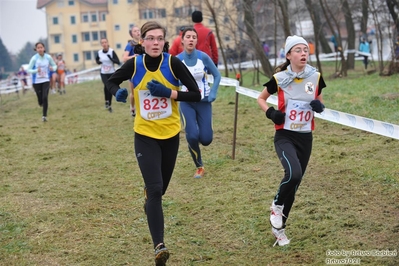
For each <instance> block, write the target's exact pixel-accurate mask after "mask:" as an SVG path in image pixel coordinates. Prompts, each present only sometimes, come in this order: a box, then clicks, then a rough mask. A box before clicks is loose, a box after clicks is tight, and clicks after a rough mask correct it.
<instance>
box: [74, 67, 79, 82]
mask: <svg viewBox="0 0 399 266" xmlns="http://www.w3.org/2000/svg"><path fill="white" fill-rule="evenodd" d="M73 73H74V74H75V75H74V76H73V83H78V72H77V71H76V68H74V69H73Z"/></svg>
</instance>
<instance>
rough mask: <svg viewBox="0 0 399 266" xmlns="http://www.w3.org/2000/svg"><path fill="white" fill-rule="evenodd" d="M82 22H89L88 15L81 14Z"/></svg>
mask: <svg viewBox="0 0 399 266" xmlns="http://www.w3.org/2000/svg"><path fill="white" fill-rule="evenodd" d="M82 22H86V23H87V22H89V15H88V14H82Z"/></svg>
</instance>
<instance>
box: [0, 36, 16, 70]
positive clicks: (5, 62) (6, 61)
mask: <svg viewBox="0 0 399 266" xmlns="http://www.w3.org/2000/svg"><path fill="white" fill-rule="evenodd" d="M0 69H4V71H13V70H14V69H13V64H12V60H11V56H10V53H9V52H8V50H7V48H6V47H5V46H4V44H3V41H2V40H1V38H0Z"/></svg>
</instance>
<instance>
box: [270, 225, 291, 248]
mask: <svg viewBox="0 0 399 266" xmlns="http://www.w3.org/2000/svg"><path fill="white" fill-rule="evenodd" d="M272 233H273V235H274V237H275V238H276V242H274V245H273V247H274V246H275V245H277V244H278V245H279V246H280V247H281V246H285V245H288V244H289V243H290V240H289V239H288V237H287V236H286V235H285V229H280V230H278V229H276V228H274V227H272Z"/></svg>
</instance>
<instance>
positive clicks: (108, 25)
mask: <svg viewBox="0 0 399 266" xmlns="http://www.w3.org/2000/svg"><path fill="white" fill-rule="evenodd" d="M195 3H196V4H195ZM37 8H38V9H42V8H45V12H46V21H47V33H48V34H47V36H48V47H47V52H48V53H50V54H57V53H62V54H63V58H64V60H65V62H66V65H67V68H68V69H69V70H72V69H76V70H78V71H79V70H82V69H87V68H91V67H95V66H97V64H96V62H95V57H96V53H97V51H98V50H100V49H102V47H101V45H100V39H101V38H102V37H106V38H107V39H108V41H109V44H110V47H111V48H113V49H114V50H115V52H116V53H117V55H118V57H119V59H120V60H121V59H122V55H123V52H124V49H125V46H126V44H127V42H128V40H129V39H130V35H129V30H130V28H131V27H132V26H133V25H137V26H139V27H140V26H141V25H142V24H143V23H145V22H146V21H148V20H156V21H158V22H160V23H161V24H162V25H164V26H165V27H166V29H167V36H166V37H167V40H168V41H169V42H170V44H171V43H172V41H173V39H174V38H175V37H176V36H177V34H178V30H179V28H180V27H181V26H186V25H192V22H191V13H192V12H193V11H194V10H202V12H203V13H204V21H203V23H204V25H205V26H207V27H210V28H212V27H213V25H214V23H213V22H212V21H213V20H212V19H209V18H210V14H209V13H208V12H207V10H208V9H207V8H206V7H205V5H204V3H203V1H198V0H195V1H188V0H170V1H165V0H163V1H162V0H147V1H143V0H37ZM222 21H223V19H222ZM224 21H225V19H224ZM227 35H228V34H227ZM227 35H226V34H224V35H223V38H224V41H225V40H227V43H228V41H229V40H230V37H229V36H227ZM219 57H221V56H219Z"/></svg>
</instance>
